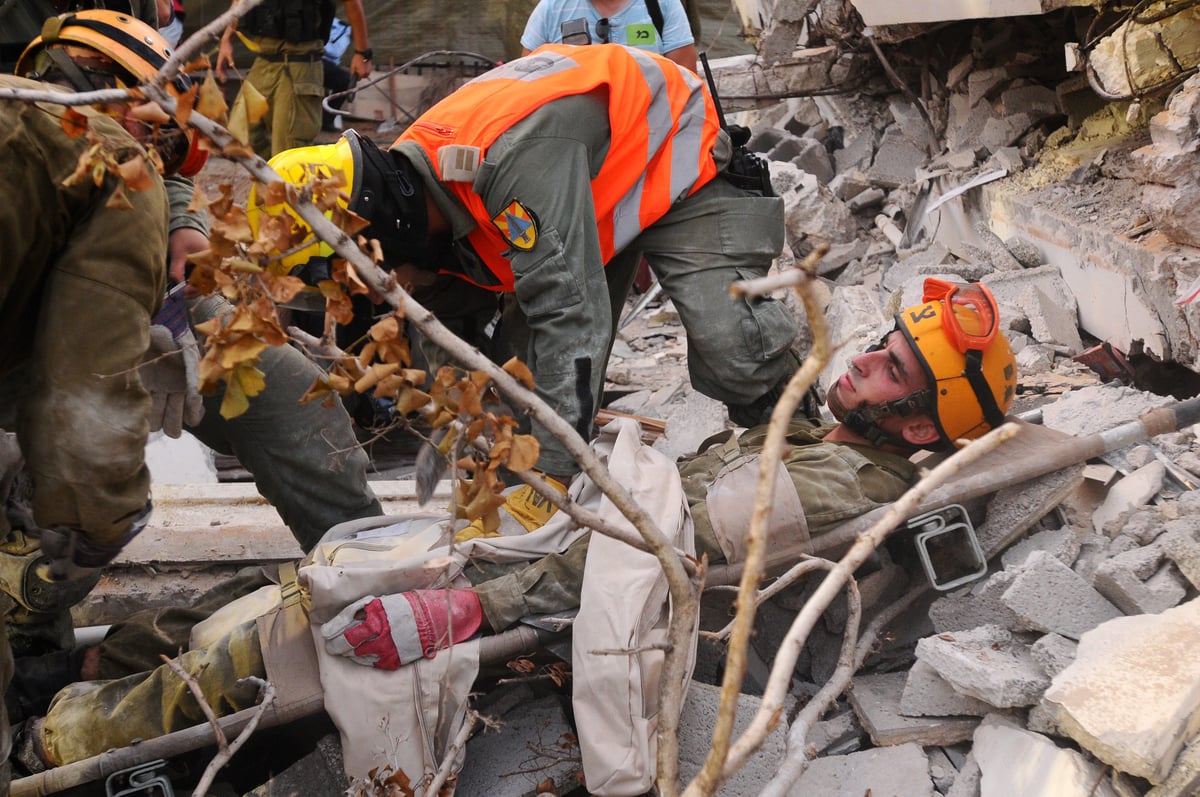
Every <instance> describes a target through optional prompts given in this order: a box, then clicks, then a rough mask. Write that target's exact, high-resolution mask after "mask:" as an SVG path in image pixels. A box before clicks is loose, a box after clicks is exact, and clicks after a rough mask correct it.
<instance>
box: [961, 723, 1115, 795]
mask: <svg viewBox="0 0 1200 797" xmlns="http://www.w3.org/2000/svg"><path fill="white" fill-rule="evenodd" d="M972 753H973V754H974V756H975V760H976V761H978V762H979V770H980V772H981V774H982V777H981V780H980V795H981V797H1013V796H1014V795H1018V794H1019V795H1021V797H1117V795H1116V793H1115V792H1114V791H1113V790H1112V788H1111V787H1110V786H1109V785H1108V783H1107V781H1106V780H1105V779H1104V770H1103V768H1102V767H1100V766H1099V765H1097V764H1096V763H1095V762H1092V761H1089V760H1088V759H1086V758H1084V757H1083V756H1082V755H1080V754H1079V753H1078V752H1076V751H1074V750H1069V749H1064V748H1061V747H1059V746H1058V745H1056V744H1055V743H1054V742H1052V741H1050V740H1049V739H1047V738H1046V737H1045V736H1042V735H1041V734H1037V733H1031V732H1029V731H1026V730H1021V729H1020V728H1014V727H1012V726H1011V725H1008V724H1003V723H996V722H992V721H989V720H985V721H984V722H983V723H982V724H981V725H980V726H979V728H978V729H977V730H976V731H975V745H974V747H973V748H972Z"/></svg>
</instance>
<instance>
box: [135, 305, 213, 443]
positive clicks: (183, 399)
mask: <svg viewBox="0 0 1200 797" xmlns="http://www.w3.org/2000/svg"><path fill="white" fill-rule="evenodd" d="M199 364H200V347H199V346H198V345H197V344H196V336H195V335H193V334H192V330H191V329H184V331H183V332H182V333H180V334H178V335H175V334H172V332H171V330H170V329H169V328H168V327H165V326H163V325H161V324H154V325H153V326H151V327H150V348H149V349H148V350H147V352H146V356H145V358H144V359H143V360H142V365H141V366H140V367H139V368H138V373H139V374H140V375H141V377H142V384H143V385H144V386H145V388H146V390H147V391H149V393H150V398H151V400H152V404H151V406H150V431H152V432H157V431H159V430H162V432H163V433H164V434H165V435H167V437H179V435H180V434H182V432H183V427H184V426H185V425H187V426H195V425H196V424H198V423H200V419H201V418H203V417H204V399H203V398H201V396H200V390H199V385H200V381H199V372H198V366H199Z"/></svg>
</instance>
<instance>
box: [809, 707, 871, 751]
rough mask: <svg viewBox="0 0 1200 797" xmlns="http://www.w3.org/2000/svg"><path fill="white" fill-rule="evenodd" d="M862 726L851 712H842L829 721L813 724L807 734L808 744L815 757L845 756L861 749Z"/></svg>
mask: <svg viewBox="0 0 1200 797" xmlns="http://www.w3.org/2000/svg"><path fill="white" fill-rule="evenodd" d="M864 734H865V731H863V729H862V726H861V725H859V724H858V717H856V716H855V715H854V712H853V711H851V710H847V711H843V712H842V713H841V714H837V715H835V716H833V717H830V718H829V719H824V720H821V721H820V722H816V723H813V726H812V730H810V731H809V733H808V743H809V744H810V745H812V747H813V749H814V750H816V751H817V755H845V754H846V753H853V752H856V751H858V750H861V749H862V743H863V736H864Z"/></svg>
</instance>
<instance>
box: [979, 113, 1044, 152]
mask: <svg viewBox="0 0 1200 797" xmlns="http://www.w3.org/2000/svg"><path fill="white" fill-rule="evenodd" d="M1032 126H1033V119H1031V118H1030V117H1029V114H1025V113H1016V114H1011V115H1006V116H995V117H992V118H991V119H988V120H987V121H986V122H985V123H984V125H983V130H981V131H980V133H979V143H980V144H981V145H983V148H984V149H986V150H987V151H988V152H989V153H996V152H998V151H1000V150H1001V149H1003V148H1004V147H1009V146H1012V145H1013V144H1015V143H1017V141H1019V140H1020V138H1021V136H1023V135H1025V133H1026V132H1027V131H1028V130H1029V128H1030V127H1032Z"/></svg>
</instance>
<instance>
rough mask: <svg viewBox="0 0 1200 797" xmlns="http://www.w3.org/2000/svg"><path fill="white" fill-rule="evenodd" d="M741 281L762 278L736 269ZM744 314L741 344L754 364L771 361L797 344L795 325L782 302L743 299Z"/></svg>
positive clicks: (748, 271)
mask: <svg viewBox="0 0 1200 797" xmlns="http://www.w3.org/2000/svg"><path fill="white" fill-rule="evenodd" d="M737 272H738V277H739V278H740V279H755V278H757V277H760V276H762V275H761V274H759V273H758V272H757V271H755V270H754V269H746V270H745V271H743V270H742V269H737ZM742 301H744V302H745V304H746V308H747V310H748V311H749V312H747V313H746V314H745V315H744V316H743V317H742V319H741V323H740V326H741V330H742V343H743V345H744V346H745V347H746V353H747V354H748V355H749V357H750V359H751V360H753V361H755V362H767V361H768V360H773V359H775V358H776V357H778V356H779V355H780V354H782V353H783V352H785V351H786V350H787V349H788V348H789V347H791V345H792V343H793V342H795V340H796V322H795V320H794V319H793V318H792V314H791V312H790V311H789V310H788V309H787V307H786V306H785V305H784V303H783V302H780V301H777V300H775V299H769V298H753V299H743V300H742Z"/></svg>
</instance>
